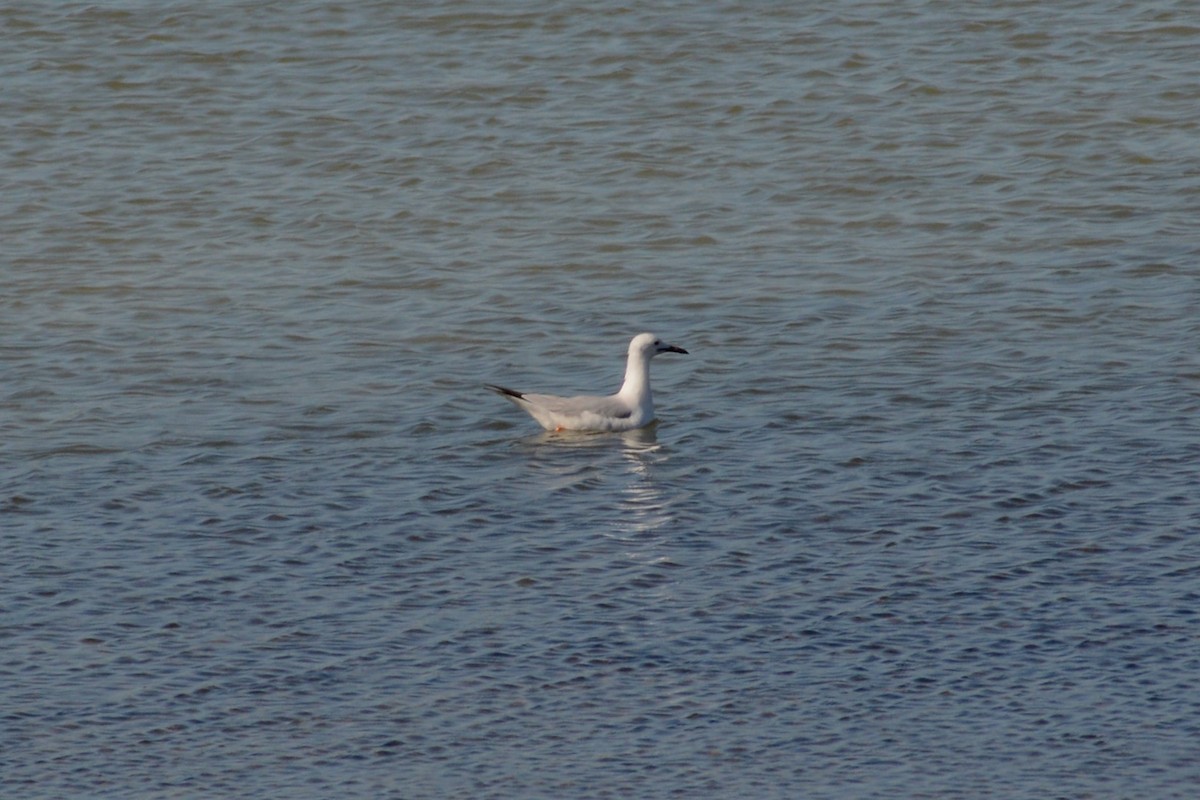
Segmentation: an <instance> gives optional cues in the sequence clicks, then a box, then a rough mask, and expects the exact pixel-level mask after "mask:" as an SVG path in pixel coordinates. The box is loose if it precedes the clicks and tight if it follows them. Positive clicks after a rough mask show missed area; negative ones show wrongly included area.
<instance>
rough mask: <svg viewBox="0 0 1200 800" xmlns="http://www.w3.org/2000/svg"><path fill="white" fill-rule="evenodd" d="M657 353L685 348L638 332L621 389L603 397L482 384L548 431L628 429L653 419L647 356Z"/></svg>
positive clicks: (682, 351) (634, 338) (630, 346)
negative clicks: (530, 392)
mask: <svg viewBox="0 0 1200 800" xmlns="http://www.w3.org/2000/svg"><path fill="white" fill-rule="evenodd" d="M659 353H683V354H684V355H687V350H684V349H683V348H682V347H676V346H675V345H673V344H667V343H665V342H664V341H663V340H662V339H659V338H658V337H657V336H655V335H654V334H653V333H639V334H638V335H637V336H635V337H633V340H632V341H630V342H629V361H628V362H626V364H625V382H624V383H623V384H621V391H619V392H617V393H616V394H611V395H609V396H607V397H591V396H587V395H581V396H579V397H556V396H554V395H552V394H527V393H525V392H515V391H513V390H512V389H506V388H504V387H503V386H493V385H492V384H490V383H487V384H484V385H485V386H487V388H489V389H491V390H492V391H493V392H495V393H496V394H498V395H500V396H501V397H504V398H506V399H508V400H511V401H512V403H513V405H515V406H517V407H519V408H522V409H524V410H525V411H527V412H528V413H529V416H531V417H533V418H534V419H536V420H537V421H538V423H540V424H541V426H542V427H543V428H545V429H546V430H548V431H590V432H598V431H631V430H633V429H635V428H641V427H643V426H645V425H649V424H650V423H651V422H653V421H654V400H653V398H651V396H650V359H652V358H654V357H655V356H656V355H658V354H659Z"/></svg>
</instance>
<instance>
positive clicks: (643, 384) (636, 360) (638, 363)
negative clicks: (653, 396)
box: [618, 351, 650, 405]
mask: <svg viewBox="0 0 1200 800" xmlns="http://www.w3.org/2000/svg"><path fill="white" fill-rule="evenodd" d="M618 394H620V395H621V397H623V398H625V399H626V400H628V401H630V402H632V403H637V404H638V405H641V404H642V403H644V402H648V401H649V400H650V359H648V358H646V357H645V356H643V355H642V354H641V353H640V352H637V351H634V352H631V353H630V354H629V361H628V362H626V364H625V382H624V383H623V384H621V391H620V392H618Z"/></svg>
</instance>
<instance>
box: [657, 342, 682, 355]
mask: <svg viewBox="0 0 1200 800" xmlns="http://www.w3.org/2000/svg"><path fill="white" fill-rule="evenodd" d="M662 352H664V353H683V354H684V355H685V356H686V355H687V354H688V351H687V350H684V349H683V348H682V347H676V346H675V345H673V344H670V345H667V346H666V347H664V348H663V349H662Z"/></svg>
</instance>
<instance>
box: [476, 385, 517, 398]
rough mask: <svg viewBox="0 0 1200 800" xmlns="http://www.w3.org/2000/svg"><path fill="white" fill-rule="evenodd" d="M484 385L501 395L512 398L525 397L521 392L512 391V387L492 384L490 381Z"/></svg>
mask: <svg viewBox="0 0 1200 800" xmlns="http://www.w3.org/2000/svg"><path fill="white" fill-rule="evenodd" d="M484 386H486V387H487V388H489V389H491V390H492V391H493V392H495V393H496V394H498V395H500V396H501V397H511V398H513V399H514V400H524V399H525V395H523V394H521V393H520V392H516V391H513V390H512V389H506V388H505V387H503V386H496V385H495V384H492V383H485V384H484Z"/></svg>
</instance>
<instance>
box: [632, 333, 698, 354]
mask: <svg viewBox="0 0 1200 800" xmlns="http://www.w3.org/2000/svg"><path fill="white" fill-rule="evenodd" d="M635 353H637V354H638V355H640V356H642V357H643V358H647V359H649V358H653V357H654V356H656V355H658V354H659V353H683V354H684V355H687V350H684V349H683V348H682V347H676V346H675V345H673V344H667V343H666V342H664V341H663V340H662V339H660V338H658V337H657V336H655V335H654V334H653V333H639V334H638V335H637V336H635V337H633V341H631V342H630V343H629V355H631V356H632V355H633V354H635Z"/></svg>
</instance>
